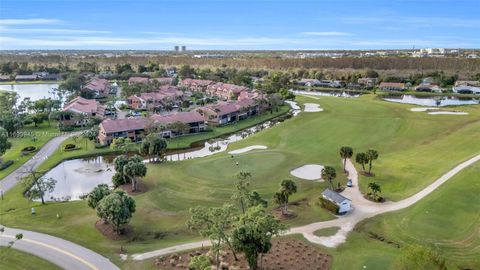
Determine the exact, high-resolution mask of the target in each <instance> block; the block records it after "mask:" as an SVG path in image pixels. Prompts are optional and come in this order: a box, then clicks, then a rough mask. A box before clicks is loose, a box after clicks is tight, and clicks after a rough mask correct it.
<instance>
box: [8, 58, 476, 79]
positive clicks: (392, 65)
mask: <svg viewBox="0 0 480 270" xmlns="http://www.w3.org/2000/svg"><path fill="white" fill-rule="evenodd" d="M11 61H16V62H28V63H29V64H42V65H58V64H60V63H61V64H64V65H69V66H75V65H77V64H78V63H79V62H86V61H89V62H95V63H96V64H97V65H98V66H99V67H103V66H114V65H117V64H125V63H129V64H131V65H132V66H136V65H141V64H146V63H148V62H155V63H157V64H160V65H164V66H180V65H190V66H192V67H235V68H250V69H275V70H288V69H312V68H314V69H374V70H379V71H381V70H399V71H410V72H411V71H420V72H422V71H433V70H442V71H445V72H449V73H460V74H461V75H464V76H468V75H470V74H472V73H479V72H480V59H465V58H453V57H449V58H412V57H365V58H314V59H284V58H278V57H270V58H268V57H262V58H255V57H242V58H224V59H198V58H193V57H188V56H138V55H135V56H120V57H111V58H107V57H88V56H87V57H82V58H75V57H72V56H71V55H47V56H41V55H35V56H26V55H7V54H2V55H0V63H5V62H11Z"/></svg>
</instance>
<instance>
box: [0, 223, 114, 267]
mask: <svg viewBox="0 0 480 270" xmlns="http://www.w3.org/2000/svg"><path fill="white" fill-rule="evenodd" d="M18 233H22V234H23V239H21V240H18V241H16V242H15V244H13V246H12V248H14V249H18V250H21V251H24V252H27V253H31V254H33V255H36V256H38V257H40V258H43V259H45V260H47V261H50V262H52V263H54V264H56V265H58V266H60V267H61V268H63V269H75V270H117V269H119V268H118V267H117V266H116V265H114V264H113V263H112V262H110V261H109V260H108V259H107V258H105V257H103V256H101V255H99V254H97V253H95V252H93V251H91V250H89V249H86V248H84V247H82V246H79V245H77V244H74V243H72V242H70V241H66V240H63V239H61V238H57V237H54V236H50V235H47V234H42V233H36V232H32V231H26V230H19V229H11V228H5V231H4V232H3V233H0V245H3V246H6V245H7V244H8V242H10V241H12V240H14V238H15V235H16V234H18ZM32 267H33V268H35V267H34V266H33V265H32Z"/></svg>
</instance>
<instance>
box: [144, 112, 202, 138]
mask: <svg viewBox="0 0 480 270" xmlns="http://www.w3.org/2000/svg"><path fill="white" fill-rule="evenodd" d="M150 118H151V119H152V120H153V121H154V123H156V124H160V125H163V126H164V127H165V128H164V130H163V131H161V132H162V136H163V137H164V138H171V137H176V136H181V135H187V134H194V133H199V132H202V131H205V129H206V128H207V126H206V125H205V120H204V118H203V116H202V115H200V113H198V112H196V111H190V112H177V113H173V114H169V115H159V114H155V115H152V116H151V117H150ZM176 122H180V123H183V124H186V125H187V126H188V130H178V129H175V128H172V127H171V126H170V124H173V123H176Z"/></svg>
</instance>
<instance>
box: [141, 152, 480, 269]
mask: <svg viewBox="0 0 480 270" xmlns="http://www.w3.org/2000/svg"><path fill="white" fill-rule="evenodd" d="M478 161H480V155H477V156H475V157H473V158H471V159H469V160H467V161H465V162H463V163H461V164H459V165H458V166H456V167H455V168H453V169H452V170H450V171H448V172H447V173H445V174H444V175H442V176H441V177H440V178H438V179H437V180H435V181H434V182H433V183H432V184H430V185H429V186H427V187H426V188H424V189H423V190H421V191H420V192H418V193H416V194H414V195H412V196H410V197H408V198H406V199H404V200H401V201H398V202H385V203H374V202H371V201H369V200H366V199H365V198H364V197H363V195H362V193H361V192H360V190H359V189H358V173H357V170H356V169H355V166H354V165H353V163H352V162H351V160H347V164H346V169H347V170H348V171H349V178H351V179H352V182H353V185H354V187H353V188H347V189H345V190H344V191H343V192H342V195H344V196H345V197H347V198H349V199H351V200H352V205H353V206H354V207H355V208H354V210H353V211H350V213H348V214H347V215H345V216H341V217H339V218H337V219H334V220H329V221H321V222H315V223H311V224H307V225H305V226H299V227H295V228H291V229H290V230H289V231H287V232H286V233H285V234H302V235H303V236H304V237H305V239H307V240H308V241H310V242H312V243H316V244H320V245H324V246H327V247H336V246H338V245H340V244H342V243H344V242H345V241H346V240H347V235H348V233H349V232H350V231H352V230H353V228H354V227H355V225H356V224H357V223H358V222H360V221H362V220H364V219H367V218H370V217H373V216H376V215H379V214H383V213H386V212H391V211H397V210H400V209H403V208H406V207H409V206H411V205H413V204H415V203H416V202H418V201H420V200H421V199H423V198H424V197H425V196H427V195H429V194H430V193H432V192H433V191H434V190H435V189H437V188H438V187H439V186H441V185H442V184H443V183H445V182H446V181H447V180H449V179H450V178H452V177H453V176H455V175H456V174H457V173H458V172H460V171H461V170H463V169H465V168H467V167H468V166H470V165H472V164H474V163H475V162H478ZM329 227H340V229H339V231H338V232H337V233H336V234H335V235H333V236H329V237H318V236H316V235H314V234H313V233H314V232H315V231H317V230H319V229H323V228H329ZM209 245H210V242H209V241H202V242H194V243H187V244H182V245H177V246H173V247H169V248H164V249H159V250H155V251H151V252H147V253H142V254H133V255H132V259H133V260H145V259H148V258H152V257H156V256H161V255H165V254H169V253H173V252H179V251H185V250H191V249H198V248H201V247H204V246H209Z"/></svg>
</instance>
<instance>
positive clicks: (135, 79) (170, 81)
mask: <svg viewBox="0 0 480 270" xmlns="http://www.w3.org/2000/svg"><path fill="white" fill-rule="evenodd" d="M154 81H156V82H157V83H158V84H159V85H173V84H174V82H175V79H174V78H171V77H162V78H146V77H130V78H129V79H128V84H129V85H132V84H135V83H143V84H148V83H152V82H154Z"/></svg>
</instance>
